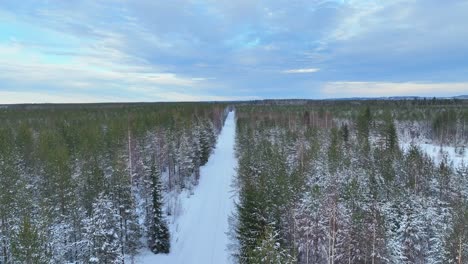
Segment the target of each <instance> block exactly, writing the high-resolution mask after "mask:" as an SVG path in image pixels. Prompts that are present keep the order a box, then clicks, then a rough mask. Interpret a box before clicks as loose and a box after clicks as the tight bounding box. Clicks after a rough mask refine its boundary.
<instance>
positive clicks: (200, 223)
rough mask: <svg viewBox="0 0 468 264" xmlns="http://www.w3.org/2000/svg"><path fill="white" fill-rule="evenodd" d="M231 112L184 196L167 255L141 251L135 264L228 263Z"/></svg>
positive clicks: (232, 158) (232, 160) (232, 141)
mask: <svg viewBox="0 0 468 264" xmlns="http://www.w3.org/2000/svg"><path fill="white" fill-rule="evenodd" d="M235 132H236V128H235V120H234V113H233V112H231V113H229V115H228V117H227V119H226V122H225V124H224V127H223V130H222V131H221V134H220V135H219V138H218V142H217V145H216V148H215V150H214V153H213V154H212V155H211V156H210V158H209V160H208V163H207V164H206V165H205V166H204V167H202V168H201V174H200V182H199V185H198V186H197V187H196V188H195V190H194V195H192V196H190V197H188V198H187V197H184V198H183V201H182V207H183V213H182V215H181V216H180V217H179V218H178V219H177V220H176V222H175V223H174V224H173V226H172V228H171V231H172V233H171V253H170V254H168V255H154V254H152V253H151V252H149V251H147V252H143V253H142V254H141V255H139V256H138V257H137V259H136V262H137V263H144V264H149V263H165V264H190V263H197V264H199V263H203V264H210V263H216V264H222V263H229V261H228V260H229V252H228V251H227V249H226V248H227V245H228V243H229V240H228V236H227V234H226V233H227V231H228V217H229V215H230V214H231V212H232V211H233V210H234V198H233V192H232V190H231V183H232V179H233V176H234V173H235V167H236V165H237V161H236V158H235V155H234V144H235Z"/></svg>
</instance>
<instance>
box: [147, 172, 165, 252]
mask: <svg viewBox="0 0 468 264" xmlns="http://www.w3.org/2000/svg"><path fill="white" fill-rule="evenodd" d="M160 178H161V176H160V170H159V168H158V167H157V166H156V164H155V163H153V165H152V166H151V185H152V196H153V223H152V224H151V227H150V230H149V248H150V250H151V251H152V252H153V253H155V254H158V253H166V254H167V253H169V251H170V235H169V229H168V227H167V223H166V220H165V219H164V216H163V212H162V207H163V204H162V184H161V179H160Z"/></svg>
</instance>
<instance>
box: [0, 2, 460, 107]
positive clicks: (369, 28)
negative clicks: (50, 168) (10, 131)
mask: <svg viewBox="0 0 468 264" xmlns="http://www.w3.org/2000/svg"><path fill="white" fill-rule="evenodd" d="M467 17H468V0H449V1H440V0H404V1H402V0H381V1H379V0H374V1H370V0H361V1H358V0H277V1H266V0H265V1H255V0H236V1H233V0H170V1H166V0H80V1H63V0H22V1H17V0H3V1H1V2H0V103H25V102H28V103H31V102H34V103H41V102H109V101H195V100H247V99H261V98H336V97H355V96H359V97H361V96H366V97H373V96H396V95H420V96H452V95H460V94H468V24H467V21H468V20H467V19H468V18H467Z"/></svg>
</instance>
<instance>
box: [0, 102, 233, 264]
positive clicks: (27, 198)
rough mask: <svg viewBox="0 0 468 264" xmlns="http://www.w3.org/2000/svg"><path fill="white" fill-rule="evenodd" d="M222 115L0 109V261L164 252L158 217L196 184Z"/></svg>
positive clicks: (221, 110) (160, 109)
mask: <svg viewBox="0 0 468 264" xmlns="http://www.w3.org/2000/svg"><path fill="white" fill-rule="evenodd" d="M225 109H226V106H225V105H224V104H215V103H174V104H171V103H159V104H104V105H102V104H96V105H20V106H13V107H7V108H4V109H1V110H0V120H1V122H0V164H1V166H0V186H1V188H0V263H2V264H9V263H28V264H35V263H124V262H125V260H126V259H130V260H132V258H133V257H134V256H135V255H136V254H137V252H138V251H139V250H140V249H141V248H143V247H145V248H149V249H150V250H151V251H152V252H154V253H167V252H169V250H170V243H169V240H170V234H169V232H168V230H167V224H166V223H165V219H164V218H165V217H164V215H170V214H174V213H177V203H176V200H175V198H174V197H176V195H175V194H177V193H178V192H180V191H181V190H182V189H191V188H193V187H194V186H196V184H197V181H198V177H199V170H200V167H201V166H203V165H204V164H205V163H206V162H207V160H208V157H209V155H210V153H211V151H212V148H213V147H214V144H215V142H216V137H217V135H218V133H219V131H220V130H221V127H222V125H223V122H224V118H225V115H226V113H225ZM169 193H173V194H174V195H172V196H169V195H167V194H169ZM163 203H164V204H163ZM166 204H167V205H168V206H165V205H166ZM171 206H172V207H171Z"/></svg>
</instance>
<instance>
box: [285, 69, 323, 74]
mask: <svg viewBox="0 0 468 264" xmlns="http://www.w3.org/2000/svg"><path fill="white" fill-rule="evenodd" d="M318 71H320V69H318V68H304V69H292V70H285V71H283V73H313V72H318Z"/></svg>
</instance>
